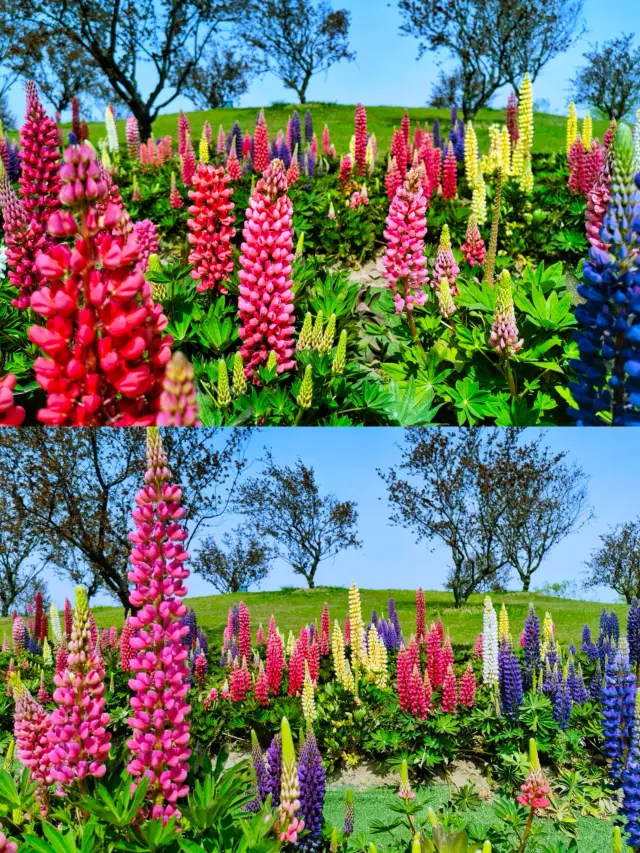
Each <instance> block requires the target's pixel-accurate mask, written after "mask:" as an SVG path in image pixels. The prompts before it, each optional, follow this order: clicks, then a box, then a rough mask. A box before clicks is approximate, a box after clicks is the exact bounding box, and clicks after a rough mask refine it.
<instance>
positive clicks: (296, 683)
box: [287, 648, 304, 696]
mask: <svg viewBox="0 0 640 853" xmlns="http://www.w3.org/2000/svg"><path fill="white" fill-rule="evenodd" d="M287 675H288V681H289V690H288V693H289V696H297V695H298V694H299V693H301V692H302V685H303V684H304V658H303V657H302V655H301V654H300V652H299V651H298V649H297V648H295V649H294V650H293V652H292V653H291V657H290V658H289V669H288V671H287Z"/></svg>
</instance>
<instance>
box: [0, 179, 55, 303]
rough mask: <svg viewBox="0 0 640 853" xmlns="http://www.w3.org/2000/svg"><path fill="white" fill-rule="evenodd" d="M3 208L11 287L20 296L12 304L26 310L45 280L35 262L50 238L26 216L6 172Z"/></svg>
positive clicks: (0, 184)
mask: <svg viewBox="0 0 640 853" xmlns="http://www.w3.org/2000/svg"><path fill="white" fill-rule="evenodd" d="M0 207H1V208H2V218H3V222H2V224H3V229H4V237H5V243H6V246H7V249H6V256H7V266H8V273H7V276H8V278H9V281H10V282H11V284H12V285H13V286H14V287H16V288H17V289H18V296H17V297H16V298H15V299H12V300H11V302H12V305H14V307H16V308H19V309H20V310H24V309H25V308H28V307H29V296H30V294H31V293H32V291H34V290H35V289H36V288H37V287H38V285H39V284H40V282H41V280H42V276H41V274H40V272H39V270H38V268H37V267H36V263H35V261H36V258H37V257H38V255H39V254H40V252H41V251H42V250H43V249H45V248H46V247H47V246H48V237H47V235H46V234H45V233H44V232H43V231H42V229H41V228H40V225H39V224H38V222H37V221H36V220H35V219H31V220H30V219H29V217H28V216H27V212H26V210H25V208H24V206H23V205H22V203H21V202H20V200H19V199H18V196H17V195H16V194H15V192H14V191H13V188H12V186H11V184H10V183H9V178H8V177H7V174H6V172H3V174H2V176H1V177H0Z"/></svg>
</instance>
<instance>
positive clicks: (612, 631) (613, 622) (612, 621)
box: [609, 610, 620, 646]
mask: <svg viewBox="0 0 640 853" xmlns="http://www.w3.org/2000/svg"><path fill="white" fill-rule="evenodd" d="M609 639H610V640H613V641H614V642H615V644H616V646H617V645H618V641H619V640H620V622H619V621H618V615H617V613H615V611H613V610H612V611H611V613H609Z"/></svg>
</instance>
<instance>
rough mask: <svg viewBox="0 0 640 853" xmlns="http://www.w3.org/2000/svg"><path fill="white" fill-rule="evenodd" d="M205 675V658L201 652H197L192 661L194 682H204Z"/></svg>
mask: <svg viewBox="0 0 640 853" xmlns="http://www.w3.org/2000/svg"><path fill="white" fill-rule="evenodd" d="M206 677H207V659H206V657H205V656H204V654H203V653H202V652H198V654H197V655H196V656H195V660H194V661H193V678H194V680H195V682H196V684H204V680H205V678H206Z"/></svg>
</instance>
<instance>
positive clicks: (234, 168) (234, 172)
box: [227, 151, 242, 181]
mask: <svg viewBox="0 0 640 853" xmlns="http://www.w3.org/2000/svg"><path fill="white" fill-rule="evenodd" d="M227 174H228V176H229V178H230V179H231V180H232V181H239V180H240V178H241V177H242V166H241V165H240V161H239V160H238V158H237V157H236V154H235V151H232V152H231V154H229V156H228V157H227Z"/></svg>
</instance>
